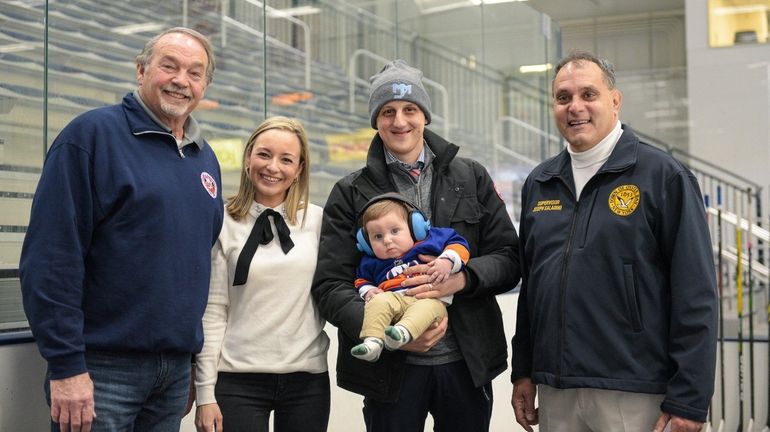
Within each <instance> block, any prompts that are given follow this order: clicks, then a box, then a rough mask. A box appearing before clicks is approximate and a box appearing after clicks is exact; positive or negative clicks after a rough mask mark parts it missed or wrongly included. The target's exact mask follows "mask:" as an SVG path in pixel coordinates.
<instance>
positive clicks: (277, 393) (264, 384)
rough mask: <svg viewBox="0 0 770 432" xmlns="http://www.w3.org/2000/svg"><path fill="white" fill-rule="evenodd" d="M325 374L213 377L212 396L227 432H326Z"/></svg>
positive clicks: (327, 397) (328, 398)
mask: <svg viewBox="0 0 770 432" xmlns="http://www.w3.org/2000/svg"><path fill="white" fill-rule="evenodd" d="M330 393H331V390H330V388H329V374H328V372H324V373H318V374H311V373H307V372H293V373H287V374H271V373H229V372H220V373H219V374H218V375H217V385H216V387H214V395H215V396H216V398H217V403H218V404H219V409H220V410H221V411H222V428H223V429H224V430H226V431H227V432H268V430H269V428H268V421H269V419H270V412H271V411H273V412H274V416H275V418H274V420H273V425H274V430H275V432H326V428H327V426H328V424H329V404H330V401H331V396H330Z"/></svg>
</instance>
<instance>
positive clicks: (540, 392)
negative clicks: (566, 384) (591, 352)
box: [537, 384, 664, 432]
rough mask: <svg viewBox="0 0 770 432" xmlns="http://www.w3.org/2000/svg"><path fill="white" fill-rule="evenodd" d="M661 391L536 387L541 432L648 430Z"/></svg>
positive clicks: (652, 422) (658, 407) (625, 431)
mask: <svg viewBox="0 0 770 432" xmlns="http://www.w3.org/2000/svg"><path fill="white" fill-rule="evenodd" d="M663 398H664V395H662V394H645V393H631V392H624V391H617V390H603V389H592V388H576V389H557V388H553V387H550V386H547V385H544V384H539V385H538V386H537V399H538V402H539V405H540V409H539V410H538V417H539V419H540V429H539V430H540V432H559V431H569V432H604V431H613V432H637V431H639V432H650V431H651V430H653V428H654V427H655V422H657V421H658V416H660V404H661V402H663Z"/></svg>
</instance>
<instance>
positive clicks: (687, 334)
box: [511, 52, 717, 432]
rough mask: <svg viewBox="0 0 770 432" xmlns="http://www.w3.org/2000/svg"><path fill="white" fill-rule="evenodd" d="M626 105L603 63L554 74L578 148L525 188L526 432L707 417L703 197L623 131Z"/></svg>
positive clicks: (522, 331)
mask: <svg viewBox="0 0 770 432" xmlns="http://www.w3.org/2000/svg"><path fill="white" fill-rule="evenodd" d="M621 100H622V96H621V94H620V92H619V91H618V90H617V89H616V88H615V76H614V71H613V69H612V66H611V65H610V64H609V63H607V62H606V61H604V60H601V59H598V58H596V57H595V56H593V55H591V54H589V53H586V52H575V53H572V54H571V55H570V56H568V57H567V58H565V59H564V60H562V61H561V62H560V63H559V65H558V66H557V67H556V71H555V77H554V81H553V104H554V105H553V106H554V116H555V119H556V124H557V126H558V128H559V131H560V132H561V133H562V135H563V136H564V138H565V139H566V141H567V143H568V146H567V148H566V149H565V150H564V151H562V152H561V153H560V154H558V155H557V156H555V157H553V158H551V159H549V160H547V161H545V162H543V163H542V164H541V165H539V166H538V167H536V168H535V169H534V170H533V171H532V173H531V174H530V175H529V178H527V181H526V182H525V184H524V186H523V188H522V219H521V224H520V231H519V232H520V236H521V237H520V243H519V246H520V249H519V250H520V256H521V267H522V281H523V282H522V288H521V294H520V297H519V304H518V313H517V318H516V319H517V321H516V336H515V337H514V338H513V361H512V369H513V371H512V380H513V383H514V393H513V398H512V400H511V404H512V405H513V408H514V412H515V414H516V420H517V421H518V422H519V423H520V424H521V425H522V426H524V428H525V429H527V430H530V431H531V430H532V429H531V425H534V424H537V423H538V422H539V424H540V430H541V431H552V430H569V431H608V430H612V431H623V430H626V431H629V430H653V429H654V430H655V431H662V430H663V428H664V427H665V426H666V424H669V423H670V424H671V430H672V431H674V432H677V431H693V432H694V431H699V430H700V427H701V425H702V422H703V421H704V420H705V419H706V415H707V412H708V406H709V401H710V399H711V395H712V393H713V390H714V369H715V367H714V366H715V353H716V350H715V348H716V335H717V293H716V282H715V271H714V264H713V256H712V249H711V242H710V239H709V232H708V227H707V225H706V220H705V216H704V210H703V201H702V198H701V193H700V189H699V187H698V183H697V181H696V179H695V177H694V176H693V175H692V173H691V172H690V171H689V170H688V169H687V168H685V167H684V166H682V164H681V163H679V162H678V161H676V160H674V159H673V158H672V157H671V156H669V155H668V154H667V153H665V152H663V151H660V150H658V149H655V148H653V147H651V146H649V145H647V144H644V143H641V142H639V139H638V138H637V137H636V135H634V133H633V132H632V131H631V129H630V128H629V127H628V126H625V125H621V123H620V121H619V120H618V112H619V110H620V106H621ZM535 384H537V387H535ZM535 394H539V402H540V404H539V406H540V407H539V410H535V407H534V399H535Z"/></svg>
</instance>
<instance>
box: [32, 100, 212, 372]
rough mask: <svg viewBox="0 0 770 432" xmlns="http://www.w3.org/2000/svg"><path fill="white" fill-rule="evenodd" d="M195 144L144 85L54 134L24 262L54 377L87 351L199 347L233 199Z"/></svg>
mask: <svg viewBox="0 0 770 432" xmlns="http://www.w3.org/2000/svg"><path fill="white" fill-rule="evenodd" d="M196 144H198V145H196ZM196 144H192V145H187V146H185V147H184V148H183V150H182V152H181V153H183V154H184V157H182V154H181V153H180V150H179V149H178V148H177V144H176V140H175V139H174V137H173V135H171V134H170V133H168V132H166V130H164V128H162V127H160V126H159V125H158V124H156V123H155V122H153V121H152V119H151V118H150V117H149V115H148V114H147V112H146V111H144V109H143V108H142V107H141V106H140V105H139V102H138V101H137V100H136V99H135V98H134V95H133V94H128V95H126V96H125V97H124V98H123V102H122V104H118V105H113V106H108V107H104V108H98V109H95V110H92V111H89V112H87V113H85V114H82V115H80V116H78V117H77V118H75V119H74V120H73V121H72V122H71V123H70V124H69V125H67V126H66V127H65V128H64V129H63V130H62V131H61V133H60V134H59V136H58V137H57V138H56V140H55V141H54V143H53V145H52V146H51V150H50V151H49V153H48V155H47V157H46V162H45V164H44V166H43V173H42V175H41V177H40V182H39V183H38V187H37V191H36V192H35V198H34V200H33V203H32V212H31V217H30V222H29V228H28V230H27V235H26V237H25V239H24V245H23V247H22V253H21V260H20V264H19V269H20V273H21V288H22V295H23V301H24V310H25V312H26V314H27V319H28V321H29V324H30V328H31V329H32V333H33V335H34V337H35V340H36V342H37V344H38V348H39V349H40V353H41V354H42V355H43V357H44V358H45V359H46V360H47V361H48V368H49V372H50V374H51V375H50V378H51V379H60V378H66V377H69V376H74V375H77V374H80V373H83V372H85V371H86V365H85V360H84V351H85V350H108V351H118V352H149V353H159V352H172V353H196V352H198V351H200V349H201V346H202V344H203V328H202V326H201V318H202V317H203V311H204V310H205V308H206V301H207V298H208V285H209V275H210V272H211V247H212V245H213V244H214V242H215V241H216V239H217V236H218V234H219V230H220V228H221V226H222V217H223V212H224V206H223V202H222V197H221V184H222V182H221V178H220V171H219V164H218V162H217V159H216V157H215V155H214V152H213V151H212V150H211V147H209V146H208V144H206V142H205V141H203V140H200V139H199V141H198V142H197V143H196Z"/></svg>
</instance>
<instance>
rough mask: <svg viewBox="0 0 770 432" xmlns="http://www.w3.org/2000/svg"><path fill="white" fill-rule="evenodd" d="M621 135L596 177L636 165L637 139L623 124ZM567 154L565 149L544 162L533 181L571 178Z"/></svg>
mask: <svg viewBox="0 0 770 432" xmlns="http://www.w3.org/2000/svg"><path fill="white" fill-rule="evenodd" d="M622 126H623V134H622V135H621V136H620V139H619V140H618V143H617V144H615V148H614V149H613V150H612V153H611V154H610V157H609V159H607V162H605V163H604V165H602V167H601V168H599V171H597V173H596V174H597V175H598V174H601V173H606V172H620V171H625V170H626V169H628V168H630V167H632V166H634V165H636V158H637V153H638V151H639V138H638V137H637V136H636V135H635V134H634V132H633V131H632V130H631V126H628V125H625V124H623V125H622ZM570 162H571V159H570V155H569V152H568V151H567V149H566V148H565V149H564V150H562V151H561V152H560V153H559V154H558V155H556V156H554V157H553V158H552V159H551V160H549V161H546V162H545V166H544V167H543V171H542V172H540V174H539V175H538V176H537V177H536V178H535V180H537V181H540V182H544V181H548V180H550V179H551V178H553V177H562V178H566V177H569V178H571V177H572V165H571V163H570Z"/></svg>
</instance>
